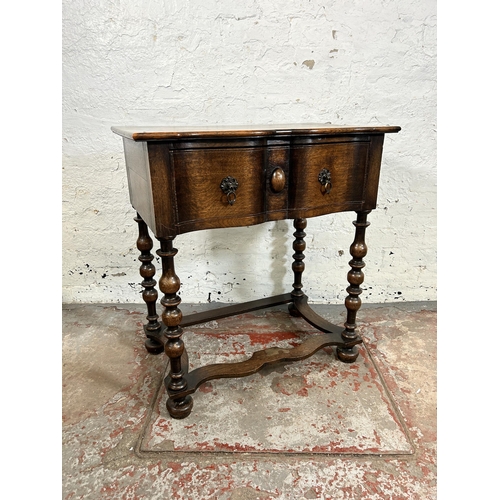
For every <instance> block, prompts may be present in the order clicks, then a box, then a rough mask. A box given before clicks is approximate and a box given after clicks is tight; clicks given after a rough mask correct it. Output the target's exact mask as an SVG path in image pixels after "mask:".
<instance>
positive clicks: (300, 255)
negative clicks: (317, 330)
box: [288, 218, 307, 316]
mask: <svg viewBox="0 0 500 500" xmlns="http://www.w3.org/2000/svg"><path fill="white" fill-rule="evenodd" d="M306 226H307V220H306V219H302V218H299V219H294V221H293V227H294V228H295V229H296V231H295V232H294V233H293V235H294V236H295V240H294V242H293V249H294V251H295V253H294V254H293V264H292V270H293V275H294V282H293V291H292V297H293V298H294V299H299V298H301V297H303V296H304V292H303V291H302V273H303V272H304V269H305V267H306V266H305V264H304V250H305V249H306V242H305V241H304V236H305V235H306V233H305V232H304V229H305V228H306ZM288 311H289V312H290V314H291V315H292V316H301V314H300V313H299V311H298V310H297V308H296V307H295V305H294V303H293V302H292V303H291V304H290V305H289V306H288Z"/></svg>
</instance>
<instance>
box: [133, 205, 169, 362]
mask: <svg viewBox="0 0 500 500" xmlns="http://www.w3.org/2000/svg"><path fill="white" fill-rule="evenodd" d="M134 220H135V221H136V222H137V224H138V225H139V237H138V238H137V249H138V250H139V251H140V252H141V255H140V256H139V260H140V261H141V263H142V264H141V267H140V269H139V272H140V273H141V276H142V277H143V278H144V280H143V281H142V283H141V285H142V287H143V291H142V298H143V300H144V302H146V305H147V308H148V315H147V320H148V322H147V324H146V325H144V332H145V334H146V337H147V339H146V342H145V343H144V345H145V346H146V349H147V350H148V352H150V353H151V354H160V353H161V352H163V344H162V343H161V342H159V341H158V336H159V335H160V332H161V324H160V323H159V321H158V314H156V300H157V299H158V292H157V291H156V288H155V286H156V281H155V280H154V279H153V276H154V275H155V272H156V269H155V266H154V264H153V259H154V256H153V255H152V254H151V249H152V248H153V240H152V239H151V238H150V236H149V232H148V226H147V225H146V223H145V222H144V221H143V220H142V217H141V216H140V215H139V214H137V217H135V218H134Z"/></svg>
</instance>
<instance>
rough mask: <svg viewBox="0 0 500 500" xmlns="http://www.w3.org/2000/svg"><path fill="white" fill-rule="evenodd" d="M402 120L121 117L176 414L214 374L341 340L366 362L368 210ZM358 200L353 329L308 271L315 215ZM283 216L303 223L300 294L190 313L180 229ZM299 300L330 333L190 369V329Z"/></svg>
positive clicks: (154, 341)
mask: <svg viewBox="0 0 500 500" xmlns="http://www.w3.org/2000/svg"><path fill="white" fill-rule="evenodd" d="M399 130H400V128H399V127H349V126H345V127H339V126H333V125H328V124H326V125H325V124H311V125H280V126H275V125H269V126H252V127H198V128H191V127H161V128H160V127H113V131H114V132H115V133H117V134H119V135H121V136H122V137H123V142H124V149H125V159H126V165H127V178H128V183H129V192H130V201H131V203H132V206H133V207H134V208H135V209H136V210H137V212H138V215H137V217H136V221H137V223H138V225H139V239H138V240H137V247H138V249H139V250H140V251H141V256H140V257H139V260H140V261H141V263H142V265H141V269H140V272H141V276H142V277H143V278H144V279H143V282H142V285H143V287H144V291H143V299H144V300H145V302H146V304H147V308H148V316H147V320H148V323H147V324H146V325H145V327H144V330H145V332H146V336H147V337H148V340H147V341H146V347H147V348H148V350H149V351H150V352H158V351H159V350H160V348H163V349H164V350H165V353H166V354H167V355H168V357H169V359H170V371H169V375H168V376H167V377H166V379H165V385H166V388H167V392H168V395H169V398H168V402H167V410H168V412H169V413H170V415H171V416H172V417H174V418H185V417H187V416H188V415H189V414H190V412H191V410H192V406H193V401H192V398H191V394H192V393H194V392H195V391H196V389H197V388H198V387H199V386H200V385H201V384H202V383H204V382H206V381H208V380H212V379H215V378H225V377H243V376H247V375H250V374H252V373H255V372H257V371H258V370H260V369H261V368H262V367H264V366H266V365H268V364H270V363H276V362H283V361H295V360H299V359H304V358H307V357H309V356H311V355H312V354H314V353H315V352H316V351H317V350H318V349H321V348H323V347H326V346H330V345H334V346H337V355H338V358H339V359H340V360H341V361H343V362H347V363H351V362H353V361H355V359H356V358H357V356H358V354H359V351H358V349H357V347H356V346H357V345H359V344H360V343H362V340H361V338H360V337H359V335H358V334H357V333H356V313H357V311H358V309H359V307H360V305H361V300H360V298H359V295H360V294H361V287H360V285H361V283H362V282H363V279H364V275H363V272H362V269H363V267H364V265H365V264H364V262H363V257H365V255H366V248H367V247H366V244H365V241H364V239H365V230H366V227H367V226H368V222H367V214H368V213H369V212H370V211H371V210H373V209H374V208H375V207H376V202H377V191H378V182H379V176H380V164H381V159H382V148H383V142H384V135H385V134H387V133H395V132H398V131H399ZM347 210H352V211H355V212H357V219H356V221H355V222H354V225H355V227H356V234H355V238H354V242H353V244H352V245H351V247H350V253H351V256H352V260H351V261H350V262H349V264H350V266H351V270H350V271H349V273H348V276H347V279H348V281H349V287H348V288H347V292H348V294H349V295H348V297H347V298H346V300H345V305H346V309H347V319H346V322H345V323H344V328H342V327H340V326H337V325H333V324H331V323H330V322H328V321H326V320H325V319H323V318H321V317H320V316H319V315H318V314H316V313H315V312H314V311H313V309H311V307H310V306H309V305H308V298H307V295H306V294H305V293H304V291H303V285H302V274H303V272H304V269H305V265H304V257H305V256H304V250H305V248H306V243H305V240H304V237H305V236H306V233H305V231H304V229H305V228H306V226H307V221H306V219H307V218H308V217H315V216H318V215H324V214H329V213H334V212H342V211H347ZM139 214H140V215H139ZM282 219H294V228H295V232H294V233H293V234H294V237H295V240H294V242H293V250H294V254H293V264H292V270H293V274H294V281H293V285H292V291H291V292H290V293H286V294H282V295H277V296H274V297H269V298H267V299H258V300H254V301H250V302H246V303H244V304H236V305H230V306H226V307H220V308H218V309H215V310H211V311H206V312H202V313H196V314H192V315H189V316H187V317H185V318H183V317H182V313H181V311H180V309H179V305H180V303H181V299H180V297H179V295H178V293H177V292H178V291H179V287H180V280H179V278H178V276H177V275H176V274H175V269H174V256H175V255H176V253H177V250H176V249H175V248H173V239H174V238H175V236H176V235H178V234H182V233H186V232H189V231H197V230H201V229H210V228H219V227H235V226H245V225H252V224H259V223H262V222H266V221H271V220H282ZM148 227H149V229H150V230H151V231H152V232H153V233H154V235H155V237H156V238H158V240H159V241H160V250H158V252H157V253H158V255H159V256H160V257H161V260H162V276H161V278H160V280H159V288H160V290H161V291H162V292H163V294H164V295H163V298H162V299H161V303H162V305H163V306H164V311H163V314H162V320H161V321H158V315H157V314H156V309H155V307H156V305H155V304H156V297H157V292H156V289H155V285H156V282H155V280H154V278H153V277H154V273H155V270H154V266H153V264H152V260H153V259H152V255H151V249H152V240H151V238H150V237H149V233H148V230H147V228H148ZM155 294H156V295H155ZM287 303H288V304H289V311H290V313H291V314H292V315H294V316H300V317H302V318H304V319H305V320H306V321H307V322H308V323H310V324H311V325H313V326H314V327H315V328H316V329H318V330H319V331H321V332H323V333H322V334H319V335H316V336H313V337H311V338H308V339H307V340H306V341H304V342H303V343H302V344H301V345H299V346H297V347H294V348H291V349H277V348H270V349H266V350H263V351H259V352H256V353H254V354H253V355H252V356H250V357H249V358H248V359H247V360H245V361H242V362H239V363H229V364H215V365H208V366H204V367H201V368H198V369H196V370H194V371H192V372H189V363H188V356H187V351H186V349H185V347H184V343H183V341H182V327H186V326H189V325H194V324H199V323H204V322H207V321H211V320H214V319H220V318H224V317H228V316H233V315H236V314H242V313H244V312H249V311H254V310H257V309H262V308H266V307H272V306H275V305H279V304H287Z"/></svg>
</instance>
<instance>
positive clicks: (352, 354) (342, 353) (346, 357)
mask: <svg viewBox="0 0 500 500" xmlns="http://www.w3.org/2000/svg"><path fill="white" fill-rule="evenodd" d="M358 356H359V350H358V348H357V347H356V346H353V347H350V348H348V349H345V348H341V347H337V357H338V358H339V360H340V361H342V362H343V363H354V361H356V359H357V357H358Z"/></svg>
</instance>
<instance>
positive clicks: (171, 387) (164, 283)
mask: <svg viewBox="0 0 500 500" xmlns="http://www.w3.org/2000/svg"><path fill="white" fill-rule="evenodd" d="M160 245H161V246H160V250H158V251H157V254H158V255H159V256H160V257H161V261H162V268H163V272H162V276H161V278H160V290H161V291H162V292H163V293H164V296H163V298H162V299H161V303H162V305H163V306H164V307H165V309H164V311H163V314H162V320H163V323H164V325H165V326H166V329H165V332H164V333H165V336H166V338H167V341H166V342H165V353H166V354H167V356H168V357H169V359H170V373H169V376H168V377H167V379H168V384H167V392H168V395H169V398H168V401H167V410H168V412H169V413H170V416H171V417H173V418H185V417H187V416H188V415H189V414H190V413H191V410H192V409H193V399H192V398H191V396H184V397H175V394H176V393H178V392H181V391H183V390H184V389H185V388H186V387H187V382H186V379H185V378H184V375H186V374H185V373H184V371H183V364H182V360H181V357H182V354H183V353H184V342H183V341H182V338H181V337H182V328H181V327H180V326H179V325H180V322H181V320H182V312H181V311H180V309H179V308H178V306H179V304H180V303H181V298H180V297H179V296H178V295H177V292H178V291H179V288H180V286H181V282H180V280H179V278H178V276H177V275H176V274H175V269H174V256H175V255H176V254H177V249H176V248H173V245H172V240H171V239H168V240H167V239H160ZM186 370H187V367H186Z"/></svg>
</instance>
